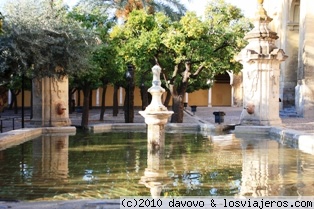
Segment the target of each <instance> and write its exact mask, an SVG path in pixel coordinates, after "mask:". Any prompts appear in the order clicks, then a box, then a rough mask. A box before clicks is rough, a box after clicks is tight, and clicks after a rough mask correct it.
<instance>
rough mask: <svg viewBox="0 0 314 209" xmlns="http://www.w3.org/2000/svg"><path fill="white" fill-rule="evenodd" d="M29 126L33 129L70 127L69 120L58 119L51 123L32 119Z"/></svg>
mask: <svg viewBox="0 0 314 209" xmlns="http://www.w3.org/2000/svg"><path fill="white" fill-rule="evenodd" d="M30 124H31V125H33V126H35V127H63V126H71V124H72V123H71V120H70V119H69V118H60V119H55V120H51V121H43V120H41V119H32V120H31V121H30Z"/></svg>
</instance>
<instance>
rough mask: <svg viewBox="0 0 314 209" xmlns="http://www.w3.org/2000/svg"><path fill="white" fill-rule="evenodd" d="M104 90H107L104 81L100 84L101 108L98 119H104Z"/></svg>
mask: <svg viewBox="0 0 314 209" xmlns="http://www.w3.org/2000/svg"><path fill="white" fill-rule="evenodd" d="M106 91H107V83H104V84H103V86H102V95H101V109H100V117H99V120H100V121H104V114H105V111H106Z"/></svg>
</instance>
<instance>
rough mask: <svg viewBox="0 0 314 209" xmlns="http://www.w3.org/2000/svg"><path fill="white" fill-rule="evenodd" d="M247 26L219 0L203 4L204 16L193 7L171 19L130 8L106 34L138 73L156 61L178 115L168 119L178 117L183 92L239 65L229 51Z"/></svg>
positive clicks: (238, 45) (235, 48)
mask: <svg viewBox="0 0 314 209" xmlns="http://www.w3.org/2000/svg"><path fill="white" fill-rule="evenodd" d="M224 15H225V16H226V18H223V16H224ZM249 29H250V24H249V23H248V21H247V20H246V19H245V18H244V16H243V14H242V13H241V11H240V9H238V8H236V7H235V6H232V5H230V4H227V3H225V2H224V1H223V0H219V1H216V2H212V3H210V4H209V5H208V7H207V9H206V11H205V18H204V19H201V18H200V17H197V15H196V14H195V13H192V12H188V13H187V14H186V15H185V16H183V17H182V18H181V19H180V21H172V20H171V19H170V18H168V17H167V16H165V15H164V14H162V13H157V14H155V15H151V14H148V13H147V12H145V11H143V10H137V11H133V12H132V13H130V15H129V18H128V21H127V22H126V23H125V24H124V25H119V26H116V27H115V28H114V29H113V31H112V33H111V35H112V38H113V40H114V41H116V42H117V48H118V51H119V56H121V57H123V59H124V60H125V62H127V63H128V62H130V63H132V64H134V65H135V67H136V72H137V74H142V73H144V72H146V71H147V70H148V69H150V68H151V67H152V66H153V65H154V64H158V65H160V66H161V68H162V73H163V76H164V84H165V85H166V86H167V88H168V89H169V90H170V92H171V95H172V98H173V110H174V112H175V114H174V116H173V117H176V116H177V115H176V113H177V114H178V115H179V116H178V117H177V118H173V122H182V114H183V97H184V95H185V92H193V91H195V90H198V89H204V88H208V87H209V84H210V82H209V80H212V79H213V78H214V76H215V75H217V74H220V73H224V72H226V71H233V72H238V71H239V70H240V69H241V68H240V65H239V64H238V63H237V62H235V61H234V59H233V57H234V55H235V54H236V53H237V52H238V51H239V50H240V49H241V48H242V47H243V46H244V44H245V43H244V41H243V39H242V38H243V36H244V34H245V32H246V31H248V30H249Z"/></svg>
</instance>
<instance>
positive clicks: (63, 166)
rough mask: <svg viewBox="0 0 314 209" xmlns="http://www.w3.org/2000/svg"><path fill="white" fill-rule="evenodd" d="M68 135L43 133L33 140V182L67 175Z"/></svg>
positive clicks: (62, 178)
mask: <svg viewBox="0 0 314 209" xmlns="http://www.w3.org/2000/svg"><path fill="white" fill-rule="evenodd" d="M68 147H69V136H59V135H58V136H51V135H43V136H42V138H41V139H37V140H34V142H33V150H34V151H33V159H34V169H33V170H34V171H33V172H34V175H33V177H34V178H33V180H32V181H33V182H36V181H44V180H47V179H53V180H58V181H63V180H66V179H67V177H68Z"/></svg>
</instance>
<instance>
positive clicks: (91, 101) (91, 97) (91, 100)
mask: <svg viewBox="0 0 314 209" xmlns="http://www.w3.org/2000/svg"><path fill="white" fill-rule="evenodd" d="M89 109H90V110H91V109H93V90H92V89H91V90H90V93H89Z"/></svg>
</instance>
